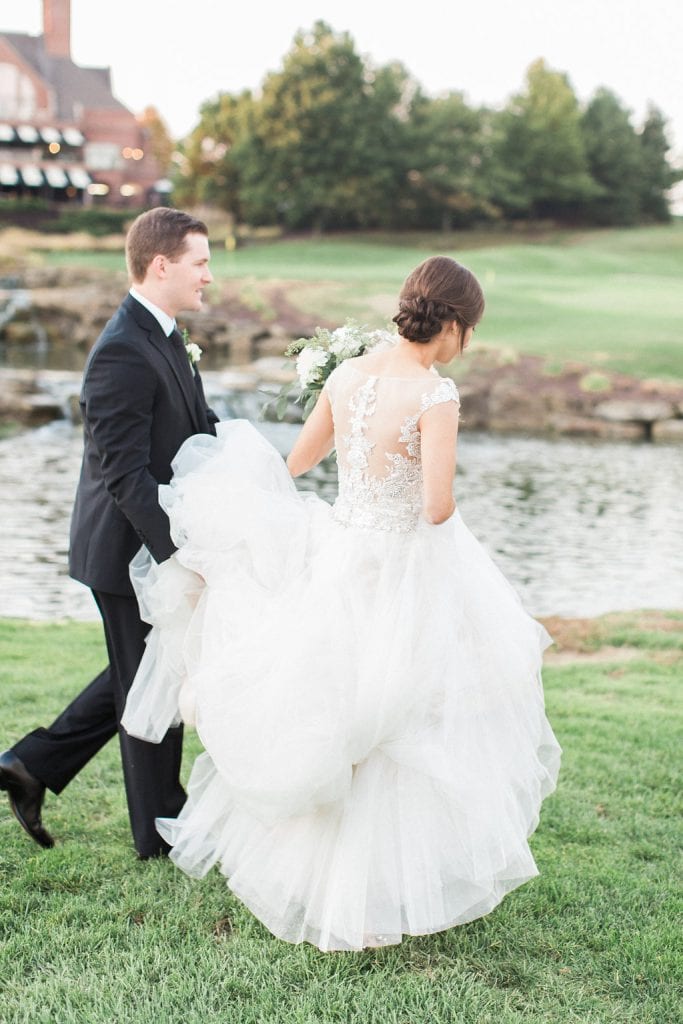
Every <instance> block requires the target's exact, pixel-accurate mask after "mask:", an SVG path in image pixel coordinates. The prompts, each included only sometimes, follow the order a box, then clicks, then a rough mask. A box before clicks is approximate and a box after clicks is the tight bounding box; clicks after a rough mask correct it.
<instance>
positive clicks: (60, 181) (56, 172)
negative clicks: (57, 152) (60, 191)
mask: <svg viewBox="0 0 683 1024" xmlns="http://www.w3.org/2000/svg"><path fill="white" fill-rule="evenodd" d="M43 174H44V175H45V178H46V180H47V183H48V185H50V186H51V187H52V188H67V187H68V184H69V179H68V178H67V176H66V172H65V171H64V169H63V168H62V167H60V166H59V165H58V164H53V165H52V166H51V167H45V168H44V170H43Z"/></svg>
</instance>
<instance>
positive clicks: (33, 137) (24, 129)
mask: <svg viewBox="0 0 683 1024" xmlns="http://www.w3.org/2000/svg"><path fill="white" fill-rule="evenodd" d="M15 131H16V133H17V136H18V138H19V140H20V142H28V143H33V142H40V135H39V134H38V129H37V128H34V127H33V125H32V124H20V125H17V127H16V129H15Z"/></svg>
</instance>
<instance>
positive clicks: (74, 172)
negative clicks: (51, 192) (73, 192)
mask: <svg viewBox="0 0 683 1024" xmlns="http://www.w3.org/2000/svg"><path fill="white" fill-rule="evenodd" d="M68 173H69V177H70V178H71V184H72V185H73V186H74V187H75V188H87V187H88V185H89V184H90V182H91V181H92V178H91V177H90V175H89V174H88V172H87V171H85V170H83V168H82V167H69V168H68Z"/></svg>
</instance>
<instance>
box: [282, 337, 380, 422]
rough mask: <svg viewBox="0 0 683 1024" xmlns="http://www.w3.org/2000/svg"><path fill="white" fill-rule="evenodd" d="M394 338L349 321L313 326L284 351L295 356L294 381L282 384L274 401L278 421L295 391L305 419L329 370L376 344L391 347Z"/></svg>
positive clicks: (290, 355)
mask: <svg viewBox="0 0 683 1024" xmlns="http://www.w3.org/2000/svg"><path fill="white" fill-rule="evenodd" d="M395 341H396V335H395V334H393V333H392V332H391V331H386V330H376V331H368V330H367V328H365V327H362V326H359V325H358V324H357V323H355V321H353V320H347V321H346V323H345V324H344V326H343V327H337V328H336V329H335V330H334V331H328V330H327V329H326V328H324V327H316V330H315V334H314V335H313V337H312V338H299V339H297V341H293V342H292V343H291V344H290V345H288V346H287V348H286V349H285V355H286V356H289V357H294V356H296V376H297V379H296V381H294V382H293V383H292V384H286V385H285V386H284V387H283V388H282V389H281V390H280V393H279V395H278V397H277V399H276V400H275V414H276V416H277V418H278V419H282V418H283V416H284V415H285V412H286V409H287V405H288V402H289V398H290V395H291V393H292V391H293V390H294V389H295V388H297V387H298V388H299V394H298V396H297V398H296V401H297V402H299V403H300V404H301V405H302V406H303V418H304V419H306V417H307V416H308V414H309V413H310V412H311V410H312V409H313V406H314V405H315V403H316V402H317V400H318V395H319V394H320V392H321V391H322V389H323V386H324V384H325V381H326V380H327V378H328V377H329V376H330V374H331V373H332V371H333V370H334V369H335V368H336V367H337V366H339V364H340V363H343V362H344V360H345V359H350V358H352V357H353V356H362V355H364V353H366V352H369V351H370V350H371V349H373V348H377V346H379V345H386V344H393V343H394V342H395Z"/></svg>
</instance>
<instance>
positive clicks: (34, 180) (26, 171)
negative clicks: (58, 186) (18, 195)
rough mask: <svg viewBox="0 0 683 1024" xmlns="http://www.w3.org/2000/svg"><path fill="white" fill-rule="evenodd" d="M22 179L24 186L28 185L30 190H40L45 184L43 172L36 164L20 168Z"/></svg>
mask: <svg viewBox="0 0 683 1024" xmlns="http://www.w3.org/2000/svg"><path fill="white" fill-rule="evenodd" d="M19 171H20V172H21V177H22V179H23V182H24V185H28V187H29V188H40V186H41V185H42V184H43V181H44V178H43V172H42V171H41V169H40V168H39V167H36V165H35V164H24V166H23V167H20V168H19Z"/></svg>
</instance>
